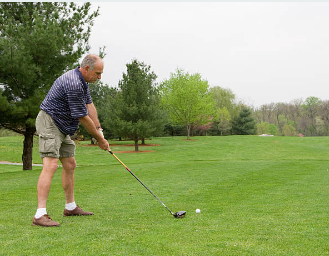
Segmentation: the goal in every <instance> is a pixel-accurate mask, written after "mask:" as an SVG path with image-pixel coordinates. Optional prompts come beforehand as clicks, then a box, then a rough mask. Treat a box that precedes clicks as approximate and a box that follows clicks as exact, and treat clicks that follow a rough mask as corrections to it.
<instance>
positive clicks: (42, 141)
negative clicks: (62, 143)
mask: <svg viewBox="0 0 329 256" xmlns="http://www.w3.org/2000/svg"><path fill="white" fill-rule="evenodd" d="M39 152H40V153H43V154H54V153H56V140H55V135H51V134H40V135H39Z"/></svg>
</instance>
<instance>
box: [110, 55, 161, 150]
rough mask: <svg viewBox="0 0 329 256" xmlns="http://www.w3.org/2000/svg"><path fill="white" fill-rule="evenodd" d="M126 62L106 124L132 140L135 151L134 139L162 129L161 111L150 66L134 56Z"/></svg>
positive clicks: (136, 145)
mask: <svg viewBox="0 0 329 256" xmlns="http://www.w3.org/2000/svg"><path fill="white" fill-rule="evenodd" d="M126 66H127V73H124V74H123V78H122V80H121V81H120V82H119V89H120V90H119V91H118V92H117V95H116V97H115V98H112V99H110V100H111V105H110V106H111V107H110V108H109V112H110V113H108V121H106V122H105V124H106V126H108V127H110V129H111V131H113V133H115V134H116V135H117V136H119V137H126V138H130V139H133V140H134V143H135V151H138V140H142V141H143V140H144V139H145V138H147V137H150V136H155V135H157V134H158V133H159V131H160V132H162V131H163V129H164V124H165V120H166V119H165V118H164V117H165V113H164V111H163V110H162V108H161V107H160V106H159V102H160V98H159V92H158V89H157V88H156V84H155V79H156V77H157V76H156V74H155V73H154V72H151V67H150V66H149V65H146V64H144V63H143V62H138V61H137V60H136V59H135V60H133V61H132V63H129V64H127V65H126Z"/></svg>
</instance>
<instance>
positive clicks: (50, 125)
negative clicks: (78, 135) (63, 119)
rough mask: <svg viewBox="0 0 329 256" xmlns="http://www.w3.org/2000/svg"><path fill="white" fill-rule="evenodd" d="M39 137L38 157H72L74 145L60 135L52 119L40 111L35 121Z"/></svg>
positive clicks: (68, 138) (65, 136)
mask: <svg viewBox="0 0 329 256" xmlns="http://www.w3.org/2000/svg"><path fill="white" fill-rule="evenodd" d="M35 126H36V129H37V133H38V135H39V152H40V157H41V158H44V157H54V158H61V157H73V156H74V155H75V143H74V141H73V140H72V139H71V137H70V136H69V135H65V134H64V133H62V132H61V131H60V130H59V129H58V128H57V126H56V125H55V124H54V120H53V118H52V117H51V116H50V115H48V114H47V113H46V112H45V111H43V110H41V111H40V112H39V114H38V116H37V119H36V121H35Z"/></svg>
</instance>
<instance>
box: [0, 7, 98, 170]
mask: <svg viewBox="0 0 329 256" xmlns="http://www.w3.org/2000/svg"><path fill="white" fill-rule="evenodd" d="M90 7H91V5H90V3H85V4H79V5H77V4H75V3H73V2H71V3H66V2H63V3H50V2H23V3H19V2H13V3H9V2H2V3H0V35H1V37H0V70H1V72H0V93H1V96H0V111H1V115H0V126H2V127H4V128H6V129H9V130H12V131H15V132H18V133H21V134H23V135H24V137H25V139H24V149H23V169H24V170H30V169H32V147H33V134H34V133H35V118H36V116H37V114H38V111H39V107H40V104H41V102H42V100H43V99H44V97H45V95H46V93H47V92H48V90H49V88H50V86H51V85H52V84H53V82H54V81H55V80H56V78H57V77H59V76H60V75H61V74H62V73H63V71H66V70H68V69H69V68H72V67H73V65H74V64H77V61H78V60H79V58H80V57H81V56H82V54H84V53H86V52H87V51H88V50H89V45H88V43H87V42H88V39H89V36H90V32H91V27H92V25H93V21H94V19H95V18H96V17H97V16H98V14H99V13H98V10H97V11H95V12H92V13H91V14H89V11H90Z"/></svg>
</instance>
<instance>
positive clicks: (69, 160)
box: [59, 157, 76, 204]
mask: <svg viewBox="0 0 329 256" xmlns="http://www.w3.org/2000/svg"><path fill="white" fill-rule="evenodd" d="M59 160H60V161H61V162H62V165H63V172H62V184H63V189H64V192H65V200H66V203H67V204H68V203H72V202H74V169H75V167H76V161H75V158H74V157H62V158H60V159H59Z"/></svg>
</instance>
